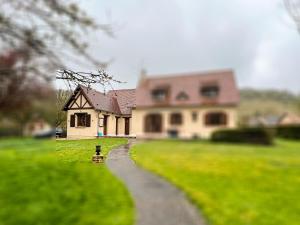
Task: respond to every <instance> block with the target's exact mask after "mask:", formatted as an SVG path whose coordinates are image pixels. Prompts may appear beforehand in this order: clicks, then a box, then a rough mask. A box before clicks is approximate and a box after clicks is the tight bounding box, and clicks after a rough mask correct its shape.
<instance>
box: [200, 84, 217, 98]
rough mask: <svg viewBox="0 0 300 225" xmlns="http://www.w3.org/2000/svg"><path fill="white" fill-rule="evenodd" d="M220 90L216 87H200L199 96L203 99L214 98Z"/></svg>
mask: <svg viewBox="0 0 300 225" xmlns="http://www.w3.org/2000/svg"><path fill="white" fill-rule="evenodd" d="M219 92H220V88H219V86H218V85H206V86H203V87H201V89H200V94H201V96H203V97H207V98H215V97H218V95H219Z"/></svg>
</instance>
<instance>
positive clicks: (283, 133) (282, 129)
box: [276, 125, 300, 140]
mask: <svg viewBox="0 0 300 225" xmlns="http://www.w3.org/2000/svg"><path fill="white" fill-rule="evenodd" d="M276 130H277V132H276V136H277V137H280V138H287V139H294V140H300V125H289V126H279V127H277V129H276Z"/></svg>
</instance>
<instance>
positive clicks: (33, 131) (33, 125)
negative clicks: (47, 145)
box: [23, 117, 52, 136]
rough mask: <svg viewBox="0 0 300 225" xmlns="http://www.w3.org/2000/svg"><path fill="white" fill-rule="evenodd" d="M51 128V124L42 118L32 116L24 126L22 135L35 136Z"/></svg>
mask: <svg viewBox="0 0 300 225" xmlns="http://www.w3.org/2000/svg"><path fill="white" fill-rule="evenodd" d="M51 129H52V127H51V125H50V124H49V123H48V122H47V121H45V120H44V119H43V118H38V117H37V118H34V119H32V120H30V121H29V122H27V123H26V124H25V126H24V130H23V135H24V136H35V135H38V134H42V133H44V132H48V131H50V130H51Z"/></svg>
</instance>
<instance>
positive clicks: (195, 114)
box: [192, 112, 198, 122]
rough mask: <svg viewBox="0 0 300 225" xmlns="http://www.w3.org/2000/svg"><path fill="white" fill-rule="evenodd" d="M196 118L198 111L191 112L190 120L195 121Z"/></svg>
mask: <svg viewBox="0 0 300 225" xmlns="http://www.w3.org/2000/svg"><path fill="white" fill-rule="evenodd" d="M197 120H198V113H197V112H192V121H193V122H197Z"/></svg>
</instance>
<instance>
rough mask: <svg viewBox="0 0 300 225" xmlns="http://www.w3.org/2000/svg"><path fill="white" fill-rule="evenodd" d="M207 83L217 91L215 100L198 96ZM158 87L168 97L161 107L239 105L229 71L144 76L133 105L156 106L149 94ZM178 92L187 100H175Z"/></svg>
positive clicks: (232, 75)
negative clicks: (216, 88)
mask: <svg viewBox="0 0 300 225" xmlns="http://www.w3.org/2000/svg"><path fill="white" fill-rule="evenodd" d="M209 84H214V85H215V84H217V85H218V87H219V89H220V92H219V96H218V97H217V98H214V99H209V98H207V97H204V96H201V94H200V88H201V87H203V86H205V85H209ZM159 87H166V88H167V89H168V91H169V98H168V100H167V101H166V102H164V106H195V105H208V104H209V105H236V104H238V102H239V92H238V89H237V86H236V83H235V79H234V74H233V71H232V70H220V71H208V72H195V73H182V74H175V75H172V76H168V75H163V76H147V77H146V78H143V79H142V80H141V82H140V84H139V86H138V88H137V91H136V106H137V107H153V106H158V105H159V104H158V103H157V102H156V101H155V100H153V98H152V95H151V93H152V91H153V90H155V89H156V88H159ZM180 93H185V94H186V95H187V98H186V99H180V98H179V99H178V98H177V96H178V95H179V94H180Z"/></svg>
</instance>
